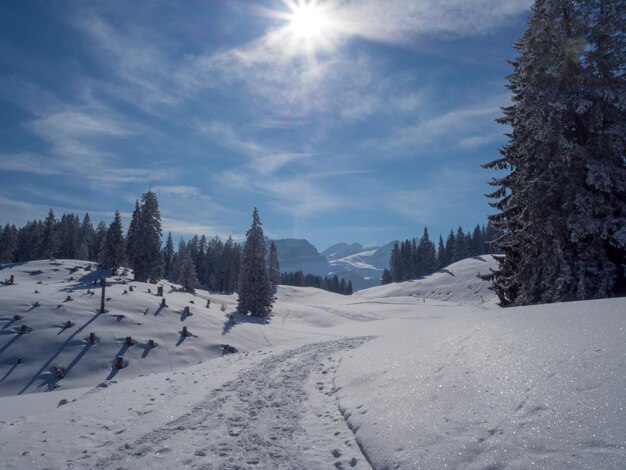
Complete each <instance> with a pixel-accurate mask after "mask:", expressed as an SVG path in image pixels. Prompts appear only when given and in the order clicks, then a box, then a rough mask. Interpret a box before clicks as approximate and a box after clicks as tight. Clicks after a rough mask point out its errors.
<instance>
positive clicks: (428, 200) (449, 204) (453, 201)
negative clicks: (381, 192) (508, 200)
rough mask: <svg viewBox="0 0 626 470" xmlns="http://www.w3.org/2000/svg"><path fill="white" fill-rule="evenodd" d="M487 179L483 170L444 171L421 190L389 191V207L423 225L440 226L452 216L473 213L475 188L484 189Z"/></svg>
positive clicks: (420, 188)
mask: <svg viewBox="0 0 626 470" xmlns="http://www.w3.org/2000/svg"><path fill="white" fill-rule="evenodd" d="M484 180H485V177H484V175H483V174H482V173H481V170H480V169H477V170H476V171H468V170H464V169H460V168H449V167H442V168H440V169H439V170H438V171H435V172H434V173H433V174H431V175H430V176H429V177H428V178H427V179H426V180H425V181H423V183H422V184H421V187H419V188H415V189H408V190H398V191H389V192H388V195H389V196H388V197H387V198H386V205H387V207H388V208H389V209H391V210H393V211H395V212H397V213H399V214H402V215H403V216H405V217H407V218H409V219H410V220H412V221H414V222H418V223H420V224H441V223H443V222H446V221H447V220H448V219H449V214H450V213H455V212H459V211H463V210H464V209H465V211H466V213H471V212H472V211H471V204H472V203H473V200H474V198H473V195H474V194H475V193H476V188H477V187H481V185H484Z"/></svg>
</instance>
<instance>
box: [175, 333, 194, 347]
mask: <svg viewBox="0 0 626 470" xmlns="http://www.w3.org/2000/svg"><path fill="white" fill-rule="evenodd" d="M189 336H191V335H189ZM189 336H183V335H180V338H178V342H177V343H176V347H178V346H180V345H181V344H183V343H184V342H185V340H186V339H187V338H188V337H189Z"/></svg>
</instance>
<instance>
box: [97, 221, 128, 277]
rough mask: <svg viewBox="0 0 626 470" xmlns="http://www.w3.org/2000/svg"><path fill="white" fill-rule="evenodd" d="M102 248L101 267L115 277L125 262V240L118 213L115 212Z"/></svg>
mask: <svg viewBox="0 0 626 470" xmlns="http://www.w3.org/2000/svg"><path fill="white" fill-rule="evenodd" d="M104 246H105V248H104V255H103V257H102V266H103V267H104V268H105V269H110V270H111V274H112V275H113V276H115V275H116V274H117V270H118V269H119V268H120V267H122V265H123V264H124V263H125V261H126V239H125V238H124V232H123V228H122V216H121V215H120V211H115V217H114V218H113V222H111V225H109V229H108V230H107V234H106V240H105V242H104Z"/></svg>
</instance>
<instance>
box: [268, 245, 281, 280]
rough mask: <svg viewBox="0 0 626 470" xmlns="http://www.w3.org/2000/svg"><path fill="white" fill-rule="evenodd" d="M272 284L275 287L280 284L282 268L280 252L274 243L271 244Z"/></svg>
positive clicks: (270, 273)
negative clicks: (279, 257) (279, 259)
mask: <svg viewBox="0 0 626 470" xmlns="http://www.w3.org/2000/svg"><path fill="white" fill-rule="evenodd" d="M269 275H270V282H271V283H272V285H273V286H277V285H278V284H280V266H279V264H278V251H277V250H276V245H275V244H274V242H272V243H271V244H270V262H269Z"/></svg>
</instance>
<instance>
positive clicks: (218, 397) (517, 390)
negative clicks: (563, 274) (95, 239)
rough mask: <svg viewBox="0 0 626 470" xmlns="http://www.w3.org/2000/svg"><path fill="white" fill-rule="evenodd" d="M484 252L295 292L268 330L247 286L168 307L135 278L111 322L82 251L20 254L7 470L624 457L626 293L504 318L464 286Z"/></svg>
mask: <svg viewBox="0 0 626 470" xmlns="http://www.w3.org/2000/svg"><path fill="white" fill-rule="evenodd" d="M482 258H484V259H471V260H464V261H462V262H459V263H456V264H455V265H452V266H451V267H450V268H449V269H450V272H451V274H448V273H438V274H435V275H433V276H430V277H428V278H425V279H423V280H420V281H415V282H413V283H404V284H402V285H396V286H382V287H378V288H374V289H369V290H367V291H365V292H363V293H359V294H357V295H353V296H342V295H336V294H332V293H330V292H326V291H320V290H317V289H312V288H298V287H283V286H281V287H279V289H278V292H277V297H278V300H277V302H276V304H275V308H274V313H273V317H272V318H271V320H270V321H269V322H268V323H259V322H254V321H251V319H250V318H246V317H242V316H237V315H235V323H232V322H231V321H230V320H229V318H228V314H229V313H230V312H232V311H233V309H234V302H235V299H234V298H233V297H230V296H218V295H213V294H209V293H206V292H199V293H198V295H197V296H196V297H193V296H191V295H189V294H184V293H179V292H174V290H175V287H176V286H172V285H170V284H168V283H164V286H165V292H166V299H167V304H168V307H167V308H165V309H162V310H160V311H158V305H159V302H160V298H159V297H157V296H155V295H154V293H148V292H147V289H148V288H150V289H152V291H153V292H154V291H155V288H156V286H154V285H147V284H141V283H135V282H131V281H129V280H128V279H127V278H124V277H120V278H119V279H117V278H114V279H110V281H111V285H110V286H108V287H107V292H109V296H110V297H111V300H110V301H109V302H107V308H108V309H109V313H106V314H104V315H96V314H95V309H96V308H97V304H98V301H97V298H96V297H97V296H96V295H94V296H93V297H92V296H91V295H90V294H88V293H87V292H88V289H89V288H91V287H92V286H91V282H92V280H93V278H95V277H97V273H95V272H93V269H92V272H89V271H86V270H85V269H84V267H85V266H86V265H87V263H84V262H78V261H58V262H50V261H40V262H35V263H26V264H21V265H12V266H10V267H9V268H6V269H3V270H2V271H0V278H8V277H9V275H10V274H14V275H15V277H16V281H17V285H15V286H2V287H0V395H8V396H5V397H0V462H1V464H0V466H1V467H2V468H6V469H24V468H70V467H73V468H112V469H113V468H155V469H158V468H164V469H165V468H167V469H169V468H181V467H186V468H215V469H232V468H241V469H275V468H307V469H327V468H344V469H347V468H355V469H369V468H401V469H419V468H426V469H432V468H469V469H487V468H490V469H495V468H512V469H526V468H551V469H568V470H569V469H571V468H594V469H595V468H607V469H620V468H623V462H624V461H626V449H625V444H624V443H625V439H624V436H626V424H625V423H626V419H625V418H626V416H625V414H624V408H625V405H626V403H624V402H625V395H626V394H625V393H624V390H626V374H625V369H624V364H625V358H626V314H625V312H626V299H612V300H603V301H594V302H579V303H570V304H561V305H547V306H538V307H527V308H517V309H508V310H502V309H499V308H497V307H496V306H495V302H494V300H493V297H489V298H487V297H484V300H485V302H484V303H483V302H482V300H481V299H480V295H481V294H480V292H482V293H483V294H484V296H486V295H489V293H490V291H488V290H486V289H485V288H486V286H480V289H478V290H476V289H475V286H474V285H473V284H472V286H471V287H470V288H468V283H472V282H474V280H475V279H476V277H475V276H476V274H477V273H478V272H484V271H486V270H487V268H488V267H489V266H490V265H491V263H493V261H492V259H491V258H490V257H482ZM76 268H78V269H76ZM72 270H74V272H71V271H72ZM70 277H74V279H73V280H70ZM124 280H126V284H124ZM40 281H41V283H40V284H38V282H40ZM131 285H132V286H134V287H136V288H135V289H134V292H132V293H131V292H128V293H127V294H124V293H123V292H124V290H128V288H129V286H131ZM426 286H427V287H426ZM426 288H428V289H431V291H432V290H434V293H432V292H431V291H425V290H424V289H426ZM68 289H72V290H73V292H68ZM481 289H485V290H481ZM34 290H38V291H39V293H38V294H35V293H34ZM446 292H449V293H446ZM470 292H471V293H470ZM476 292H478V293H476ZM425 294H430V296H429V295H425ZM439 294H442V295H439ZM67 295H70V296H72V299H73V300H67ZM444 296H445V297H446V298H447V299H448V300H443V299H442V297H444ZM206 297H210V298H211V299H212V301H211V307H210V308H209V309H206V308H205V305H206V300H205V298H206ZM191 300H193V301H194V303H193V304H191V303H189V302H190V301H191ZM36 301H38V302H39V306H38V307H34V308H33V305H32V304H33V303H34V302H36ZM222 303H224V305H225V306H226V308H225V311H224V312H223V311H221V309H220V308H219V306H220V305H221V304H222ZM58 305H60V307H58V308H57V306H58ZM185 306H190V307H191V312H192V313H193V316H191V317H184V315H183V314H182V310H183V308H184V307H185ZM146 308H148V311H147V312H145V309H146ZM157 311H158V313H157ZM16 313H17V314H20V315H22V316H23V317H24V318H23V319H20V320H14V319H13V315H14V314H16ZM66 319H71V320H72V321H73V322H74V323H75V326H72V327H70V328H68V329H63V328H61V326H62V324H63V323H64V322H65V320H66ZM22 324H26V325H28V327H32V328H33V330H32V331H30V332H28V333H27V334H24V335H19V334H18V332H19V329H20V326H21V325H22ZM183 325H184V326H187V327H188V328H189V331H190V332H191V333H193V334H194V335H196V336H192V337H188V338H186V339H183V338H182V337H181V335H180V334H179V333H178V332H179V331H180V330H181V328H182V326H183ZM89 331H95V332H96V334H97V335H98V337H99V342H98V343H96V344H95V345H92V346H89V345H88V344H87V343H86V342H85V341H86V338H87V337H88V333H89ZM129 334H132V336H133V338H136V339H137V340H138V343H137V344H135V345H133V346H130V347H126V346H124V345H123V340H124V337H125V336H127V335H129ZM148 338H155V339H156V341H157V344H158V345H157V347H156V348H153V349H150V348H147V347H146V341H147V339H148ZM221 344H230V345H233V346H235V347H236V348H237V349H238V350H239V352H238V353H234V354H225V355H222V354H223V353H224V352H225V351H224V350H223V349H222V348H221V347H220V345H221ZM120 355H121V356H123V357H124V359H125V360H126V361H128V367H126V368H124V369H122V370H119V371H117V370H116V369H114V368H113V360H114V358H115V357H117V356H120ZM17 357H22V359H23V361H22V363H20V364H18V363H17ZM54 363H56V364H57V365H61V366H65V367H66V373H67V375H66V376H65V377H64V378H62V379H60V380H57V379H56V378H52V377H50V376H49V374H50V372H49V368H48V366H49V365H51V364H54ZM70 365H71V367H70ZM54 384H57V385H60V387H58V388H57V389H55V391H52V392H49V393H32V394H28V393H24V394H21V395H15V394H16V393H19V392H20V391H22V390H25V391H26V392H31V391H43V390H47V389H49V388H52V387H53V386H54ZM77 387H83V388H77Z"/></svg>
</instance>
